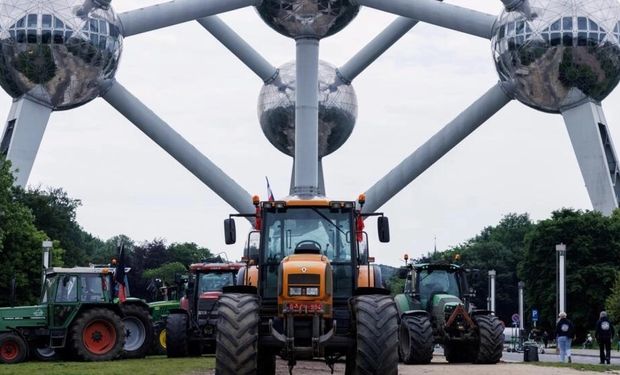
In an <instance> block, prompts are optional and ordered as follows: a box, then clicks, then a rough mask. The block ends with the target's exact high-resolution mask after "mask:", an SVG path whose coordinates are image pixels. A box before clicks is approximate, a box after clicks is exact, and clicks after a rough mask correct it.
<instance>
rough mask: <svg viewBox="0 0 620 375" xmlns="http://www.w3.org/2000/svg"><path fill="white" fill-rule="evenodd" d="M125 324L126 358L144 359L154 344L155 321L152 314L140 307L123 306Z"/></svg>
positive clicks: (124, 353)
mask: <svg viewBox="0 0 620 375" xmlns="http://www.w3.org/2000/svg"><path fill="white" fill-rule="evenodd" d="M121 311H122V312H123V315H124V317H123V323H124V324H125V346H124V347H123V357H124V358H130V359H134V358H144V357H146V355H147V354H148V351H149V349H150V347H151V345H152V343H153V321H152V320H151V314H149V311H148V310H147V309H145V308H144V307H140V306H138V305H122V306H121Z"/></svg>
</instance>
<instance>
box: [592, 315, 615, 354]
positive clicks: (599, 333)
mask: <svg viewBox="0 0 620 375" xmlns="http://www.w3.org/2000/svg"><path fill="white" fill-rule="evenodd" d="M614 334H615V331H614V326H613V324H611V322H610V321H609V318H607V312H605V311H601V314H600V315H599V319H598V322H596V333H595V336H596V341H598V347H599V350H600V358H601V364H605V363H607V364H609V363H610V360H611V339H612V338H613V337H614Z"/></svg>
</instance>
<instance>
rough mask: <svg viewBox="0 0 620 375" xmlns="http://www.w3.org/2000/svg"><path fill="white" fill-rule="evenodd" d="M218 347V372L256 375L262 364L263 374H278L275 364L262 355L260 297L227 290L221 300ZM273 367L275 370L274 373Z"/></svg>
mask: <svg viewBox="0 0 620 375" xmlns="http://www.w3.org/2000/svg"><path fill="white" fill-rule="evenodd" d="M218 314H219V320H218V324H217V335H216V348H215V373H216V375H254V374H256V373H257V369H258V366H259V364H261V366H262V369H261V370H262V371H266V372H261V375H263V374H265V375H268V374H270V373H271V374H274V373H275V366H273V368H271V367H272V366H271V365H270V364H269V363H264V362H262V360H259V358H258V324H259V321H260V319H259V304H258V296H256V295H253V294H240V293H226V294H222V296H221V297H220V300H219V302H218ZM272 370H273V372H271V371H272Z"/></svg>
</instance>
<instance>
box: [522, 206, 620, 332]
mask: <svg viewBox="0 0 620 375" xmlns="http://www.w3.org/2000/svg"><path fill="white" fill-rule="evenodd" d="M617 220H618V218H617V215H614V217H612V218H609V217H606V216H603V215H602V214H600V213H598V212H591V211H586V212H583V211H576V210H571V209H563V210H560V211H555V212H553V214H552V217H551V218H550V219H548V220H543V221H541V222H539V223H538V224H537V225H536V227H535V229H534V230H533V231H532V232H530V233H529V234H528V236H527V237H526V251H525V257H524V259H523V261H522V262H521V264H520V267H519V275H520V276H521V277H522V279H523V281H525V287H526V289H525V290H526V302H527V305H528V306H532V307H536V308H538V310H539V311H540V314H539V315H540V319H541V321H540V323H541V324H542V325H543V326H546V327H549V328H551V327H554V326H555V319H556V303H555V298H556V250H555V246H556V244H558V243H560V242H563V243H565V244H566V246H567V249H568V253H567V258H566V274H567V279H566V283H567V310H568V311H567V313H568V316H569V318H570V319H571V320H572V321H573V322H574V324H575V328H576V332H577V337H578V339H579V340H581V339H583V337H584V336H585V333H586V332H587V331H588V330H590V329H592V326H593V325H594V324H595V322H596V320H597V319H598V314H599V312H600V311H601V310H602V309H603V308H604V306H605V300H606V298H607V295H608V294H609V291H610V289H611V288H612V286H613V284H614V280H615V278H616V273H617V264H618V262H619V261H620V246H619V245H620V231H618V228H617V227H615V226H614V225H615V221H617Z"/></svg>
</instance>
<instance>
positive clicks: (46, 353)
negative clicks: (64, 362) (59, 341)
mask: <svg viewBox="0 0 620 375" xmlns="http://www.w3.org/2000/svg"><path fill="white" fill-rule="evenodd" d="M30 353H31V355H32V356H33V357H34V358H35V359H36V360H37V361H41V362H50V361H56V360H58V359H60V353H59V352H58V351H57V350H56V349H53V348H50V347H49V344H48V343H46V344H44V343H39V344H38V345H31V346H30Z"/></svg>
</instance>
